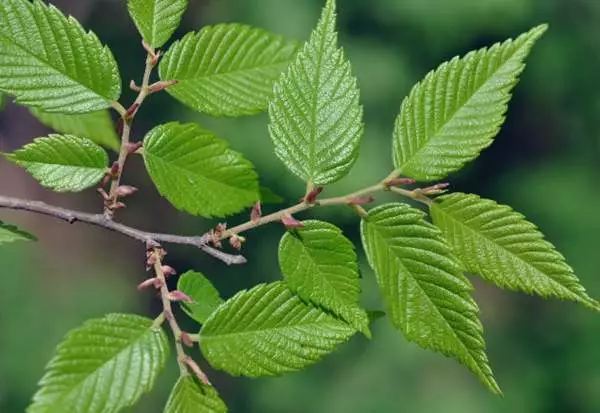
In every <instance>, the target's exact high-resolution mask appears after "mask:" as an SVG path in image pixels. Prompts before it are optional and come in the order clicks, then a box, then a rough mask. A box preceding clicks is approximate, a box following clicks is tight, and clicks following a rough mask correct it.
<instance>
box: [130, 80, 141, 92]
mask: <svg viewBox="0 0 600 413" xmlns="http://www.w3.org/2000/svg"><path fill="white" fill-rule="evenodd" d="M129 88H130V89H131V90H133V91H134V92H141V91H142V88H141V87H139V86H138V85H136V84H135V80H132V81H131V82H129Z"/></svg>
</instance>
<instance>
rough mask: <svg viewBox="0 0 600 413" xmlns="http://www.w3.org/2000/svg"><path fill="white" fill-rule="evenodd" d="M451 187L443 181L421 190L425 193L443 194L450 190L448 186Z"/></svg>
mask: <svg viewBox="0 0 600 413" xmlns="http://www.w3.org/2000/svg"><path fill="white" fill-rule="evenodd" d="M449 187H450V184H449V183H441V184H436V185H433V186H430V187H427V188H423V189H421V190H420V192H421V193H422V194H423V195H441V194H443V193H446V192H448V188H449Z"/></svg>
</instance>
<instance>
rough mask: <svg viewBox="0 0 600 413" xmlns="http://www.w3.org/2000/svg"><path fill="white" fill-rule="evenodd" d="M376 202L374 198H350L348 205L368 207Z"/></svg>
mask: <svg viewBox="0 0 600 413" xmlns="http://www.w3.org/2000/svg"><path fill="white" fill-rule="evenodd" d="M374 201H375V198H373V197H372V196H355V197H353V198H348V203H349V204H350V205H366V204H370V203H372V202H374Z"/></svg>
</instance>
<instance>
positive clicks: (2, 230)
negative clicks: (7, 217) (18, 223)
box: [0, 221, 37, 245]
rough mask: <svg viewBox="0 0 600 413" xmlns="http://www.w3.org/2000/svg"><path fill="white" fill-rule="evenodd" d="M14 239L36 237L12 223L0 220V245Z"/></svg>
mask: <svg viewBox="0 0 600 413" xmlns="http://www.w3.org/2000/svg"><path fill="white" fill-rule="evenodd" d="M16 241H37V238H36V237H35V236H33V235H31V234H29V233H27V232H25V231H22V230H20V229H19V228H17V227H15V226H14V225H9V224H5V223H4V222H2V221H0V245H2V244H8V243H11V242H16Z"/></svg>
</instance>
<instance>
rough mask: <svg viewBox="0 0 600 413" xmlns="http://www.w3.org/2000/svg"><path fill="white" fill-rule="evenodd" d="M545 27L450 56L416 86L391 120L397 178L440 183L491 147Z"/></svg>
mask: <svg viewBox="0 0 600 413" xmlns="http://www.w3.org/2000/svg"><path fill="white" fill-rule="evenodd" d="M546 29H547V26H546V25H541V26H537V27H535V28H533V29H531V30H530V31H529V32H527V33H525V34H523V35H521V36H519V37H518V38H517V39H516V40H507V41H506V42H504V43H501V44H500V43H496V44H495V45H493V46H492V47H490V48H489V49H480V50H478V51H473V52H470V53H469V54H467V55H466V56H465V57H463V58H458V57H455V58H454V59H452V60H451V61H449V62H446V63H443V64H442V65H441V66H440V67H438V68H437V69H436V70H434V71H432V72H430V73H429V74H428V75H427V76H426V77H425V79H423V81H421V82H420V83H418V84H417V85H416V86H415V87H414V88H413V89H412V91H411V92H410V94H409V96H408V97H407V98H406V99H405V100H404V102H403V103H402V108H401V110H400V115H399V116H398V119H397V120H396V126H395V130H394V164H395V165H396V168H397V172H398V174H400V173H401V174H403V175H406V176H409V177H411V178H415V179H417V180H423V181H432V180H438V179H442V178H444V177H446V176H447V175H448V174H449V173H451V172H454V171H456V170H459V169H460V168H462V167H463V165H464V164H465V163H467V162H469V161H471V160H473V159H475V158H476V157H477V156H478V155H479V153H480V152H481V151H482V150H483V149H485V148H487V147H488V146H489V145H491V143H492V139H493V138H494V137H495V136H496V135H497V134H498V132H499V131H500V127H501V125H502V123H503V122H504V114H505V112H506V109H507V104H508V101H509V100H510V97H511V96H510V93H511V90H512V89H513V87H514V86H515V85H516V84H517V81H518V77H519V75H520V74H521V72H522V71H523V68H524V67H525V65H524V63H523V61H524V59H525V58H526V57H527V55H528V54H529V52H530V50H531V48H532V46H533V44H534V43H535V41H536V40H537V39H538V38H539V37H540V36H541V35H542V34H543V33H544V32H545V31H546Z"/></svg>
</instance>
